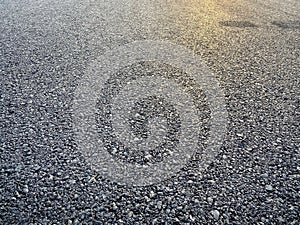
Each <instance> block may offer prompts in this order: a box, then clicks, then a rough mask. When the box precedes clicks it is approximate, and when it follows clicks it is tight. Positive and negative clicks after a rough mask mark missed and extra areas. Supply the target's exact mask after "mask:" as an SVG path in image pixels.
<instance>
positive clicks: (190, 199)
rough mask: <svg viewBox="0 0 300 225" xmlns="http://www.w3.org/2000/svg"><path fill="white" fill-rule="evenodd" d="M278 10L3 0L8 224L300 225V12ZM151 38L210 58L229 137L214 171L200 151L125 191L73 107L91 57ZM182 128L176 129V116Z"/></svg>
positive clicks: (1, 94) (0, 103) (238, 2)
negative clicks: (82, 130) (94, 162)
mask: <svg viewBox="0 0 300 225" xmlns="http://www.w3.org/2000/svg"><path fill="white" fill-rule="evenodd" d="M291 2H295V4H292V3H291ZM278 4H279V3H278V1H272V0H269V1H268V4H267V5H266V4H265V3H262V2H260V1H258V0H256V1H254V0H251V1H246V0H244V1H242V0H235V1H215V0H206V1H195V0H191V1H189V2H186V1H183V0H179V1H178V0H176V1H175V0H171V1H163V0H160V1H151V2H148V1H146V0H141V1H135V0H127V1H125V0H122V1H114V0H113V1H109V2H108V1H104V0H97V1H96V0H91V1H88V2H84V1H79V0H68V1H65V2H64V3H58V2H53V1H49V0H40V1H34V0H26V1H25V0H19V1H15V2H12V1H8V0H2V1H0V11H1V14H0V21H1V22H0V46H1V48H0V63H1V64H0V73H1V82H0V109H1V110H0V121H1V123H0V127H1V136H0V138H1V139H0V152H1V155H0V157H1V158H0V160H1V161H0V162H1V163H0V177H1V178H0V180H1V183H0V224H299V222H300V215H299V212H300V201H299V199H300V182H299V178H300V163H299V161H300V158H299V148H300V145H299V141H300V140H299V137H300V131H299V127H300V124H299V122H300V112H299V105H300V101H299V99H300V98H299V93H300V90H299V87H300V76H299V71H300V58H299V53H300V30H299V21H300V17H299V15H298V14H297V13H295V12H299V11H300V8H299V4H297V2H296V0H295V1H289V4H288V3H286V5H284V3H280V6H281V7H280V8H278V7H277V6H278ZM285 7H286V8H285ZM146 39H150V40H168V41H172V42H174V43H176V44H179V45H183V46H185V47H187V48H189V49H191V50H193V51H194V52H195V53H196V54H198V55H199V56H200V57H201V58H202V59H203V60H204V61H205V62H206V64H207V65H208V66H209V67H210V69H211V70H212V71H213V72H214V74H215V76H216V77H217V79H218V80H219V82H220V85H221V87H222V88H223V91H224V92H225V101H226V104H227V111H228V116H229V121H228V131H227V135H226V138H225V140H224V142H223V145H222V147H221V149H220V152H219V154H218V155H217V157H216V158H215V160H214V161H213V162H212V163H211V164H210V166H209V167H208V168H207V169H206V171H205V173H200V174H199V173H198V172H197V165H198V162H199V160H201V158H200V159H199V157H197V154H195V155H194V156H193V158H192V159H191V160H190V162H189V164H188V165H186V166H185V167H184V168H183V169H182V170H181V171H179V172H178V174H177V175H176V176H174V177H172V178H170V179H167V180H165V181H163V182H161V183H159V184H155V185H151V186H146V187H130V186H122V185H119V184H116V183H114V182H112V181H110V180H108V179H106V178H105V177H101V176H99V174H97V172H96V171H93V170H92V169H91V168H90V166H89V165H87V164H86V163H85V160H84V158H83V157H82V155H81V152H80V149H78V147H77V144H76V140H75V137H74V130H73V121H72V112H71V108H72V102H73V98H74V92H75V90H76V88H77V84H78V83H79V81H80V79H81V78H82V77H83V76H84V73H85V71H86V68H87V67H88V65H89V63H90V61H92V60H94V59H96V58H97V57H98V56H100V55H102V54H103V53H104V52H106V51H108V50H110V49H113V48H115V47H116V46H120V45H124V44H127V43H131V42H132V41H135V40H146ZM135 66H137V65H133V68H131V69H130V68H129V69H130V70H133V71H134V68H135ZM149 66H150V67H151V66H154V67H159V66H160V65H159V64H155V63H154V64H151V63H150V65H149ZM162 70H168V71H167V72H169V73H174V71H173V69H172V68H169V69H168V67H164V66H162ZM111 88H112V89H111V90H113V88H114V87H111ZM115 88H117V87H115ZM104 98H105V97H104ZM148 100H149V99H148ZM148 100H147V99H144V102H145V101H146V102H147V101H148ZM150 100H151V99H150ZM202 100H203V102H201V101H202ZM202 100H201V98H200V99H198V101H199V105H201V104H205V98H203V99H202ZM144 102H140V103H138V104H141V105H143V104H144ZM151 102H152V103H150V104H153V105H155V104H156V103H155V98H154V100H153V99H152V100H151ZM148 105H149V104H148ZM136 107H139V106H138V105H136ZM164 107H165V108H162V109H158V110H159V112H156V111H155V110H154V111H152V112H156V113H161V110H162V111H163V110H165V109H166V108H167V111H168V112H170V111H172V105H168V104H167V103H166V104H165V105H164ZM142 108H147V107H146V106H143V107H142ZM203 111H204V112H206V111H205V109H204V110H203ZM148 113H151V112H148ZM167 117H168V116H167ZM204 118H207V115H204ZM170 121H171V122H170V124H171V125H172V126H173V128H174V127H175V128H174V129H175V131H176V129H177V128H178V127H176V126H177V125H178V126H180V122H179V121H178V118H177V117H176V113H175V116H174V117H172V118H171V119H170ZM176 121H177V122H176ZM142 122H143V121H142ZM136 123H138V121H137V122H136ZM172 126H171V127H172ZM146 128H147V127H146ZM146 128H145V125H143V124H142V125H141V126H138V127H135V128H134V130H135V131H136V132H137V133H140V135H146V136H147V129H146ZM143 129H144V130H143ZM175 133H176V132H175ZM204 136H205V135H204ZM175 145H176V143H175ZM130 156H131V155H130ZM153 156H155V154H153ZM116 157H118V156H116ZM129 158H130V157H129ZM137 160H140V161H139V162H140V163H143V162H144V161H145V159H144V158H143V157H142V158H138V159H137ZM156 160H159V159H156ZM133 161H134V160H133Z"/></svg>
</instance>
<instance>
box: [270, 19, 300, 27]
mask: <svg viewBox="0 0 300 225" xmlns="http://www.w3.org/2000/svg"><path fill="white" fill-rule="evenodd" d="M272 24H273V25H275V26H277V27H280V28H283V29H300V20H296V21H288V22H283V21H273V22H272Z"/></svg>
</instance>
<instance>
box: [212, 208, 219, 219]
mask: <svg viewBox="0 0 300 225" xmlns="http://www.w3.org/2000/svg"><path fill="white" fill-rule="evenodd" d="M211 214H212V215H213V217H214V219H215V220H218V219H219V217H220V212H219V211H218V210H212V211H211Z"/></svg>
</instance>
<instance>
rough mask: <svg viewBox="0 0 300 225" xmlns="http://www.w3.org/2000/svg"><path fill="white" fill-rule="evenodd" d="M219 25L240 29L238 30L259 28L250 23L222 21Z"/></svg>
mask: <svg viewBox="0 0 300 225" xmlns="http://www.w3.org/2000/svg"><path fill="white" fill-rule="evenodd" d="M219 24H220V25H221V26H224V27H238V28H246V27H257V25H255V24H254V23H252V22H250V21H221V22H219Z"/></svg>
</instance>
